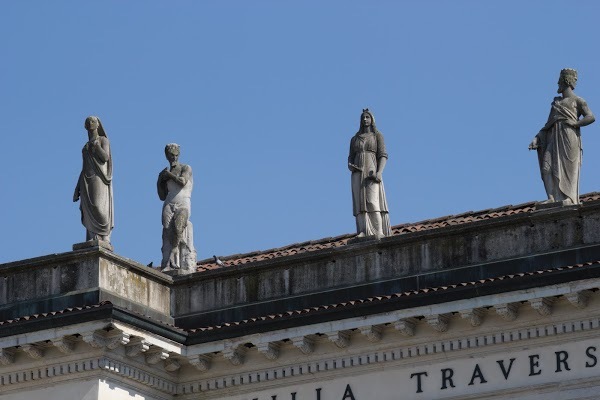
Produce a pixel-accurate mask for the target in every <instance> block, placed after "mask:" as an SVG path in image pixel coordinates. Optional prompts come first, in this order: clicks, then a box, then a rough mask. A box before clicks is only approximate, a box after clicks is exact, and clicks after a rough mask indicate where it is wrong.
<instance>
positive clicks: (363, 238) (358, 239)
mask: <svg viewBox="0 0 600 400" xmlns="http://www.w3.org/2000/svg"><path fill="white" fill-rule="evenodd" d="M384 237H385V236H379V235H371V236H360V237H359V236H355V237H353V238H352V239H349V240H348V244H355V243H364V242H377V241H379V240H381V238H384Z"/></svg>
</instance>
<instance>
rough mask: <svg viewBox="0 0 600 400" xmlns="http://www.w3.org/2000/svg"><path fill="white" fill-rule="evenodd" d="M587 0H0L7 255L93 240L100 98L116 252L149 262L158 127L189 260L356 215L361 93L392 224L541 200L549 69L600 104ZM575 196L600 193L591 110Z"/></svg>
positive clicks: (347, 226) (599, 133)
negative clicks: (90, 202)
mask: <svg viewBox="0 0 600 400" xmlns="http://www.w3.org/2000/svg"><path fill="white" fill-rule="evenodd" d="M599 15H600V2H596V1H592V0H590V1H573V2H564V1H494V2H492V1H411V2H408V1H406V2H401V1H370V2H367V1H355V0H339V1H335V0H331V1H304V2H292V1H252V2H250V1H241V0H240V1H212V2H209V1H174V2H171V1H127V2H124V1H88V2H82V1H53V2H49V1H27V2H25V1H12V2H10V1H4V2H1V3H0V37H1V38H2V39H0V56H1V62H0V110H1V115H2V118H0V132H1V135H2V144H3V150H4V151H3V155H4V157H3V162H2V166H3V167H2V168H1V172H0V183H1V184H2V191H1V193H2V196H0V213H1V218H2V221H3V224H2V225H3V229H2V233H1V240H0V243H1V245H0V249H1V250H2V251H1V252H0V263H2V262H8V261H13V260H18V259H24V258H29V257H35V256H41V255H45V254H50V253H60V252H64V251H69V250H70V249H71V246H72V244H73V243H78V242H81V241H83V240H84V239H85V230H84V228H83V227H82V226H81V223H80V216H79V208H78V204H75V203H72V195H73V188H74V185H75V183H76V180H77V177H78V175H79V171H80V168H81V148H82V146H83V145H84V143H85V142H86V140H87V139H86V137H87V136H86V131H85V130H84V128H83V122H84V119H85V118H86V117H87V116H88V115H98V116H99V117H100V118H101V119H102V122H103V124H104V127H105V129H106V132H107V134H108V137H109V139H110V142H111V146H112V153H113V159H114V196H115V225H116V227H115V230H114V232H113V237H112V241H113V245H114V247H115V251H116V252H117V253H119V254H121V255H123V256H125V257H129V258H133V259H135V260H136V261H139V262H141V263H144V264H146V263H148V262H150V261H154V262H155V264H156V263H157V262H160V246H161V219H160V215H161V202H160V200H159V199H158V196H157V194H156V177H157V174H158V172H159V171H160V170H161V169H163V168H164V167H165V166H166V160H165V158H164V153H163V148H164V145H165V144H166V143H169V142H177V143H179V144H180V145H181V148H182V154H181V161H182V162H184V163H187V164H189V165H191V166H192V168H193V171H194V180H195V188H194V193H193V199H192V204H193V205H192V207H193V209H192V221H193V223H194V230H195V244H196V248H197V250H198V257H199V259H202V258H207V257H210V256H212V255H213V254H217V255H229V254H234V253H242V252H248V251H253V250H262V249H268V248H272V247H279V246H284V245H286V244H290V243H294V242H300V241H306V240H314V239H319V238H324V237H328V236H336V235H340V234H344V233H349V232H352V231H354V229H355V225H354V217H353V216H352V207H351V194H350V173H349V172H348V170H347V167H346V161H347V156H348V154H347V153H348V146H349V141H350V138H351V137H352V135H353V134H354V133H355V132H356V130H357V129H358V123H359V117H360V112H361V110H362V108H364V107H369V108H370V109H371V110H372V111H373V113H374V115H375V118H376V120H377V126H378V128H379V130H380V131H381V132H382V133H383V134H384V136H385V140H386V145H387V149H388V153H389V155H390V157H389V161H388V163H387V167H386V170H385V172H384V182H385V185H386V192H387V200H388V205H389V208H390V219H391V222H392V225H397V224H400V223H405V222H414V221H419V220H424V219H429V218H436V217H440V216H443V215H448V214H456V213H461V212H464V211H468V210H480V209H486V208H492V207H499V206H502V205H506V204H519V203H523V202H527V201H532V200H543V199H544V198H545V192H544V189H543V185H542V182H541V180H540V178H539V170H538V166H537V160H536V155H535V153H533V152H529V151H528V150H527V145H528V144H529V142H530V140H531V139H532V137H533V136H534V135H535V134H536V133H537V131H538V130H539V129H540V127H542V126H543V125H544V123H545V120H546V118H547V116H548V112H549V109H550V103H551V101H552V98H553V97H554V96H555V94H556V82H557V79H558V74H559V71H560V69H561V68H564V67H571V68H576V69H577V70H578V71H579V86H578V88H577V90H576V93H577V94H578V95H580V96H582V97H583V98H585V99H586V100H587V102H588V104H589V106H590V108H591V109H592V111H595V112H596V114H597V115H598V114H600V55H599V53H598V51H597V47H598V46H597V43H596V42H597V40H598V37H600V28H599V25H598V16H599ZM582 137H583V145H584V157H583V167H582V174H581V193H586V192H591V191H600V174H599V172H598V171H600V122H596V123H595V124H593V125H590V126H588V127H586V128H584V129H583V130H582Z"/></svg>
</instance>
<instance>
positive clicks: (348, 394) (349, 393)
mask: <svg viewBox="0 0 600 400" xmlns="http://www.w3.org/2000/svg"><path fill="white" fill-rule="evenodd" d="M346 399H350V400H356V399H355V398H354V393H352V389H351V388H350V384H347V385H346V391H345V392H344V397H342V400H346Z"/></svg>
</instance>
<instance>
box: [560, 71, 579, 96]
mask: <svg viewBox="0 0 600 400" xmlns="http://www.w3.org/2000/svg"><path fill="white" fill-rule="evenodd" d="M576 84H577V71H576V70H574V69H572V68H564V69H563V70H561V71H560V77H559V78H558V93H562V92H564V90H565V89H566V88H568V87H570V88H571V89H573V90H574V89H575V85H576Z"/></svg>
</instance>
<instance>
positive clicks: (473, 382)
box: [469, 364, 487, 386]
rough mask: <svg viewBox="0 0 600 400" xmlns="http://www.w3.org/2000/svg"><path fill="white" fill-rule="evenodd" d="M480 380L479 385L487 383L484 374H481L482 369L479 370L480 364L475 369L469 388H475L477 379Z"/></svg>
mask: <svg viewBox="0 0 600 400" xmlns="http://www.w3.org/2000/svg"><path fill="white" fill-rule="evenodd" d="M476 378H477V379H479V383H480V384H481V383H487V381H486V380H485V378H484V377H483V372H481V368H479V364H475V369H474V370H473V376H471V382H469V386H473V385H474V384H475V379H476Z"/></svg>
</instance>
